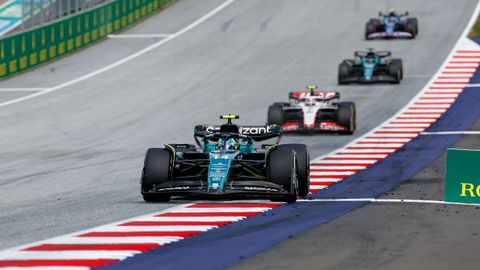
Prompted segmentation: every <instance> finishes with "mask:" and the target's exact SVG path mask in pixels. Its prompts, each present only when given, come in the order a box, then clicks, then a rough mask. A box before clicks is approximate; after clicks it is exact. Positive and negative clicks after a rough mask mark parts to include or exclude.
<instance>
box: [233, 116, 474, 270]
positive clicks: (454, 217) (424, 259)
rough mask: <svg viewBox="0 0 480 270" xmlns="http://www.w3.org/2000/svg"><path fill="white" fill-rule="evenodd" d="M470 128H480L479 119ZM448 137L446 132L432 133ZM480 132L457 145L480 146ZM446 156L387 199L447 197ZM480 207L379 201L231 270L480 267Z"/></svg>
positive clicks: (455, 146)
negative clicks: (313, 266)
mask: <svg viewBox="0 0 480 270" xmlns="http://www.w3.org/2000/svg"><path fill="white" fill-rule="evenodd" d="M470 130H474V131H479V130H480V119H478V120H477V121H476V122H475V124H474V125H472V127H471V128H470ZM431 136H444V135H431ZM478 142H479V135H465V136H464V137H463V138H462V139H461V140H460V141H458V142H457V143H456V144H455V145H454V148H463V149H479V144H478ZM445 162H446V160H445V154H444V155H442V156H441V157H440V158H438V159H437V160H436V161H435V162H433V163H432V164H430V165H429V166H428V167H427V168H425V169H424V170H422V171H421V172H419V173H417V174H416V175H415V176H414V177H412V178H411V179H410V180H409V181H408V182H406V183H405V184H402V185H400V186H399V187H397V188H396V189H394V190H392V192H390V193H388V194H385V195H384V196H382V197H380V198H382V199H405V198H415V199H425V200H440V201H442V200H443V196H444V190H445V180H444V179H445ZM479 208H480V207H479V206H459V205H439V204H436V205H435V204H418V203H375V204H369V205H366V206H364V207H362V208H359V209H357V210H356V211H353V212H351V213H349V214H346V215H344V216H342V217H341V218H338V219H336V220H333V221H331V222H329V223H326V224H323V225H321V226H319V227H317V228H315V229H313V230H310V231H309V232H307V233H304V234H302V235H298V236H296V237H294V238H292V239H291V240H289V241H285V242H283V243H280V244H279V245H277V246H276V247H274V248H272V249H270V250H268V251H266V252H264V253H262V254H260V255H258V256H256V257H253V258H252V259H249V260H246V261H245V262H243V263H241V264H239V265H237V266H235V267H232V268H231V269H236V270H241V269H293V268H296V269H310V268H311V266H312V265H315V269H455V268H458V267H459V266H461V267H462V268H464V269H469V268H472V269H474V268H476V267H477V265H478V259H477V257H476V254H477V250H478V247H479V246H480V244H479V240H480V228H479V227H478V220H479V218H480V212H479Z"/></svg>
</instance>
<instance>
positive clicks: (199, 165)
mask: <svg viewBox="0 0 480 270" xmlns="http://www.w3.org/2000/svg"><path fill="white" fill-rule="evenodd" d="M220 118H221V119H227V123H226V124H223V125H197V126H196V127H195V130H194V138H195V141H196V143H197V146H198V147H197V146H195V145H191V144H166V145H165V147H164V148H150V149H148V151H147V153H146V155H145V161H144V167H143V170H142V177H141V193H142V196H143V199H144V200H145V201H147V202H166V201H169V200H170V199H171V196H184V195H185V196H195V195H198V196H201V197H207V198H208V197H220V196H221V197H239V196H242V197H247V198H250V197H256V198H258V197H260V198H268V199H271V200H272V201H284V202H288V203H292V202H295V201H296V199H297V197H304V196H306V195H307V194H308V191H309V186H310V180H309V171H310V158H309V154H308V149H307V147H306V145H304V144H278V143H279V141H280V138H281V136H282V129H281V127H280V126H277V125H265V126H238V125H235V124H233V123H232V119H238V116H234V115H224V116H221V117H220ZM266 140H274V143H272V144H263V145H262V146H261V147H260V148H257V147H255V145H254V144H255V142H259V141H266Z"/></svg>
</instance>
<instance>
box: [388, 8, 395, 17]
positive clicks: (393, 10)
mask: <svg viewBox="0 0 480 270" xmlns="http://www.w3.org/2000/svg"><path fill="white" fill-rule="evenodd" d="M388 16H397V14H396V13H395V9H393V8H391V9H389V10H388Z"/></svg>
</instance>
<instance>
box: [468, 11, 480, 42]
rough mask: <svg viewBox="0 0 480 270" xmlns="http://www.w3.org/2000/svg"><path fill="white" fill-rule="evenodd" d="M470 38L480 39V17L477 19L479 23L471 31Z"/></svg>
mask: <svg viewBox="0 0 480 270" xmlns="http://www.w3.org/2000/svg"><path fill="white" fill-rule="evenodd" d="M468 37H471V38H478V37H480V16H478V17H477V21H476V22H475V24H474V25H473V27H472V29H471V30H470V33H469V34H468Z"/></svg>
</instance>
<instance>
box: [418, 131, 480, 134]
mask: <svg viewBox="0 0 480 270" xmlns="http://www.w3.org/2000/svg"><path fill="white" fill-rule="evenodd" d="M420 134H421V135H480V131H436V132H422V133H420Z"/></svg>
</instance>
